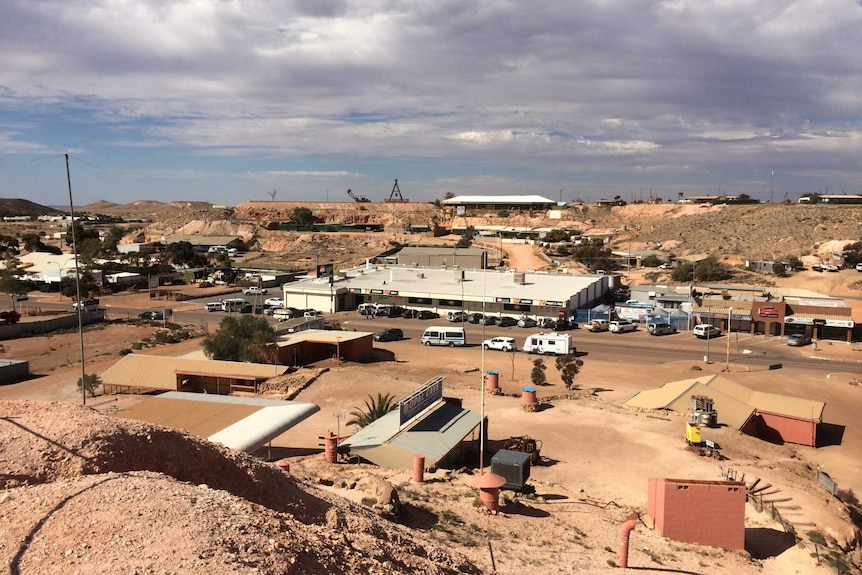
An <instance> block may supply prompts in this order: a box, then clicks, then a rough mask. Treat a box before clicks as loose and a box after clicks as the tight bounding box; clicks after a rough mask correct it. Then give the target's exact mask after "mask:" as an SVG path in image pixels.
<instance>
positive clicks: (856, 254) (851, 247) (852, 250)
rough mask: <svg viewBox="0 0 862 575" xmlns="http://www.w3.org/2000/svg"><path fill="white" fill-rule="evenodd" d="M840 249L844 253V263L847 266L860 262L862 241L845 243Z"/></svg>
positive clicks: (861, 258) (861, 259) (861, 260)
mask: <svg viewBox="0 0 862 575" xmlns="http://www.w3.org/2000/svg"><path fill="white" fill-rule="evenodd" d="M842 251H843V254H844V263H846V264H847V265H848V266H851V267H852V266H855V265H856V264H858V263H859V262H862V242H854V243H852V244H847V245H845V246H844V249H843V250H842Z"/></svg>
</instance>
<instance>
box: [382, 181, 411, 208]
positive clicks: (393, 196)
mask: <svg viewBox="0 0 862 575" xmlns="http://www.w3.org/2000/svg"><path fill="white" fill-rule="evenodd" d="M383 201H384V202H385V203H387V204H404V203H407V202H409V201H410V200H405V199H404V196H402V195H401V188H399V187H398V178H395V185H394V186H392V192H391V193H390V194H389V199H388V200H383Z"/></svg>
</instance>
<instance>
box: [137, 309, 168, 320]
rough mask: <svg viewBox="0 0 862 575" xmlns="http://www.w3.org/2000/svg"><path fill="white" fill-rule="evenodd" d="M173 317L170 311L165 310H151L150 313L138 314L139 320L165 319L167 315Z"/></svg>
mask: <svg viewBox="0 0 862 575" xmlns="http://www.w3.org/2000/svg"><path fill="white" fill-rule="evenodd" d="M166 314H167V315H171V314H170V312H169V311H167V310H165V311H164V312H163V311H162V310H160V309H151V310H149V311H145V312H141V313H139V314H138V318H139V319H149V320H156V319H165V315H166Z"/></svg>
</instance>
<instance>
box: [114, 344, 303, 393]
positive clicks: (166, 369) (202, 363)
mask: <svg viewBox="0 0 862 575" xmlns="http://www.w3.org/2000/svg"><path fill="white" fill-rule="evenodd" d="M286 370H287V366H276V365H271V364H266V363H243V362H238V361H218V360H213V359H186V358H181V357H161V356H157V355H142V354H137V353H130V354H129V355H127V356H125V357H124V358H122V359H121V360H120V361H118V362H117V363H115V364H114V365H112V366H111V367H109V368H108V370H107V371H105V373H103V374H102V375H101V379H102V382H103V383H105V384H108V385H118V386H128V387H142V388H148V389H167V390H171V391H176V390H177V389H178V387H177V376H178V375H180V374H188V375H206V376H220V377H224V378H233V379H246V380H265V379H269V378H271V377H275V376H277V375H282V374H283V373H284V372H285V371H286Z"/></svg>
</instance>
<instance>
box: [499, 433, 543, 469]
mask: <svg viewBox="0 0 862 575" xmlns="http://www.w3.org/2000/svg"><path fill="white" fill-rule="evenodd" d="M503 449H506V450H508V451H520V452H522V453H529V454H530V463H532V464H533V465H538V464H539V463H541V461H542V455H541V450H542V442H541V441H539V440H537V439H533V438H531V437H530V436H529V435H522V436H520V437H510V438H509V439H507V440H506V443H505V444H504V445H503Z"/></svg>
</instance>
